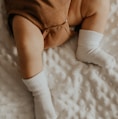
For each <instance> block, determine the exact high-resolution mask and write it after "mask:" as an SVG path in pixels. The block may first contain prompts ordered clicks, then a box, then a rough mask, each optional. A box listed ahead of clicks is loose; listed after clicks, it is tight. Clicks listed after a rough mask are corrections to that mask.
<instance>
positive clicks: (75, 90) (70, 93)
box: [0, 0, 118, 119]
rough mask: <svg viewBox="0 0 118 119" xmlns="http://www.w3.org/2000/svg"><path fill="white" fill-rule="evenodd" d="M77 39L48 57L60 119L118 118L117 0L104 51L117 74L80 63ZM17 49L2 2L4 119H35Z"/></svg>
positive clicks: (0, 97)
mask: <svg viewBox="0 0 118 119" xmlns="http://www.w3.org/2000/svg"><path fill="white" fill-rule="evenodd" d="M76 44H77V36H75V37H74V38H72V39H70V40H69V41H68V42H66V43H65V44H63V45H62V46H60V47H57V48H55V49H49V50H47V51H45V52H44V54H43V58H44V64H45V65H44V70H45V73H46V75H47V78H48V81H49V87H50V90H51V93H52V98H53V103H54V105H55V108H56V111H57V113H58V119H118V0H112V1H111V11H110V15H109V20H108V25H107V28H106V31H105V36H104V38H103V41H102V44H101V47H103V48H104V50H106V51H107V52H109V53H111V54H112V55H113V56H114V57H115V59H116V61H117V66H116V68H115V69H113V70H111V69H107V70H104V69H102V68H100V67H98V66H96V65H93V64H86V63H82V62H80V61H77V59H76V57H75V51H76V48H77V45H76ZM17 62H18V55H17V50H16V47H15V44H14V42H13V41H12V40H10V36H9V33H8V30H7V24H6V19H5V10H4V5H3V0H0V119H34V112H33V100H32V99H33V98H32V95H31V93H29V92H28V91H27V89H26V87H25V85H24V84H23V83H22V81H21V76H20V73H19V67H18V64H17Z"/></svg>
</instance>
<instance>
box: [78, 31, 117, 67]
mask: <svg viewBox="0 0 118 119" xmlns="http://www.w3.org/2000/svg"><path fill="white" fill-rule="evenodd" d="M102 38H103V34H101V33H98V32H95V31H90V30H80V33H79V38H78V48H77V52H76V56H77V58H78V60H80V61H83V62H87V63H93V64H97V65H99V66H101V67H105V68H114V67H115V64H116V63H115V59H114V57H113V56H111V55H110V54H108V53H107V52H105V51H104V50H103V49H101V48H100V42H101V40H102Z"/></svg>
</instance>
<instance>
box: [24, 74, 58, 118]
mask: <svg viewBox="0 0 118 119" xmlns="http://www.w3.org/2000/svg"><path fill="white" fill-rule="evenodd" d="M23 82H24V84H25V85H26V86H27V88H28V90H29V91H31V92H32V94H33V96H34V107H35V116H36V119H56V118H57V116H56V112H55V109H54V107H53V104H52V100H51V94H50V91H49V88H48V83H47V80H46V78H45V74H44V72H41V73H39V74H37V75H36V76H34V77H32V78H30V79H27V80H24V79H23Z"/></svg>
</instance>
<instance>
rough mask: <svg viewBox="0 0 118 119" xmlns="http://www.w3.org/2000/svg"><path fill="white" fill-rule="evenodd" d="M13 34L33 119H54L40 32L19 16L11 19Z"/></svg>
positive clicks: (54, 113)
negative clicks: (30, 97)
mask: <svg viewBox="0 0 118 119" xmlns="http://www.w3.org/2000/svg"><path fill="white" fill-rule="evenodd" d="M13 33H14V38H15V41H16V46H17V49H18V54H19V64H20V68H21V74H22V76H23V78H22V81H23V82H24V84H25V85H26V87H27V88H28V90H29V91H30V92H31V93H32V95H33V98H34V109H35V110H34V112H35V119H56V117H57V116H56V112H55V109H54V107H53V103H52V99H51V94H50V90H49V88H48V82H47V79H46V76H45V73H44V72H43V71H42V69H43V61H42V52H43V49H44V39H43V36H42V34H41V31H40V29H39V28H37V26H35V25H34V24H33V23H31V22H30V21H29V20H27V19H25V18H24V17H21V16H15V17H14V19H13Z"/></svg>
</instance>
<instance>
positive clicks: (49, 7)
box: [5, 0, 79, 49]
mask: <svg viewBox="0 0 118 119" xmlns="http://www.w3.org/2000/svg"><path fill="white" fill-rule="evenodd" d="M73 1H79V0H73ZM71 2H72V0H5V6H6V10H7V13H8V22H9V24H10V26H11V24H12V19H13V16H14V15H21V16H23V17H25V18H27V19H28V20H30V21H31V22H32V23H34V24H35V25H36V26H38V28H39V29H40V30H41V31H42V34H43V36H44V47H45V49H47V48H50V47H55V46H59V45H61V44H62V43H64V42H65V41H67V40H68V39H69V38H70V37H71V36H72V34H73V33H72V31H71V30H70V28H69V23H68V20H67V19H68V12H69V7H70V4H71ZM75 12H77V11H75ZM11 30H12V29H11Z"/></svg>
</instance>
